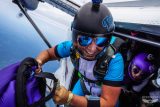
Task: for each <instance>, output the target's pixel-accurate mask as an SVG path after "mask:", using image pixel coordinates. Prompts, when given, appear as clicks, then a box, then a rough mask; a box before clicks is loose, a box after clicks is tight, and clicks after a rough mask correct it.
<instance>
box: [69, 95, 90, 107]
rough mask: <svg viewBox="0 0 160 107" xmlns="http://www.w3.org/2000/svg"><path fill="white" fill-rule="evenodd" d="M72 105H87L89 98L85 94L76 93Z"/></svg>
mask: <svg viewBox="0 0 160 107" xmlns="http://www.w3.org/2000/svg"><path fill="white" fill-rule="evenodd" d="M70 105H71V106H73V107H87V98H86V97H84V96H77V95H75V94H74V96H73V99H72V100H71V103H70Z"/></svg>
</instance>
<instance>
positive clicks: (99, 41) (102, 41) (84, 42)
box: [78, 35, 108, 47]
mask: <svg viewBox="0 0 160 107" xmlns="http://www.w3.org/2000/svg"><path fill="white" fill-rule="evenodd" d="M93 41H94V42H95V44H96V45H97V46H99V47H104V46H106V45H107V44H108V38H106V37H94V38H92V37H89V36H84V35H80V36H78V42H79V44H80V45H81V46H88V45H90V44H91V43H92V42H93Z"/></svg>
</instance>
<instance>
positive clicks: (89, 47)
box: [88, 41, 97, 53]
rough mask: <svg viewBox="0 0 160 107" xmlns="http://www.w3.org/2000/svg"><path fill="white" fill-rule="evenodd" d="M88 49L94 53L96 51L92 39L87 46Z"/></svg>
mask: <svg viewBox="0 0 160 107" xmlns="http://www.w3.org/2000/svg"><path fill="white" fill-rule="evenodd" d="M88 49H89V51H90V52H91V53H95V52H96V51H97V45H96V43H95V42H94V41H92V43H91V44H90V45H89V46H88Z"/></svg>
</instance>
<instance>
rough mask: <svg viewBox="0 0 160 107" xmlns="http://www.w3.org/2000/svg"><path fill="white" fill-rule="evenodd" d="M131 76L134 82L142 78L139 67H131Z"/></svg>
mask: <svg viewBox="0 0 160 107" xmlns="http://www.w3.org/2000/svg"><path fill="white" fill-rule="evenodd" d="M131 75H132V77H133V78H134V79H135V81H138V80H140V79H141V78H142V70H141V69H140V68H139V67H137V66H135V65H132V69H131Z"/></svg>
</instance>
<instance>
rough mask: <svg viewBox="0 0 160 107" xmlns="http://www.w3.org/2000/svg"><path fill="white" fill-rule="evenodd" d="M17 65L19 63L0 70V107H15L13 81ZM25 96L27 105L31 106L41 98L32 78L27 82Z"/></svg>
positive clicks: (36, 83) (14, 82)
mask: <svg viewBox="0 0 160 107" xmlns="http://www.w3.org/2000/svg"><path fill="white" fill-rule="evenodd" d="M19 65H20V63H16V64H12V65H10V66H8V67H6V68H4V69H2V70H0V74H1V75H0V78H1V83H0V107H16V97H15V92H16V91H15V89H16V88H15V84H16V80H15V79H16V73H17V69H18V67H19ZM26 94H27V100H28V104H32V103H34V102H35V101H38V100H39V99H40V98H41V94H40V91H39V88H38V82H37V81H36V79H35V78H34V77H30V78H29V79H28V80H27V85H26Z"/></svg>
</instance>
